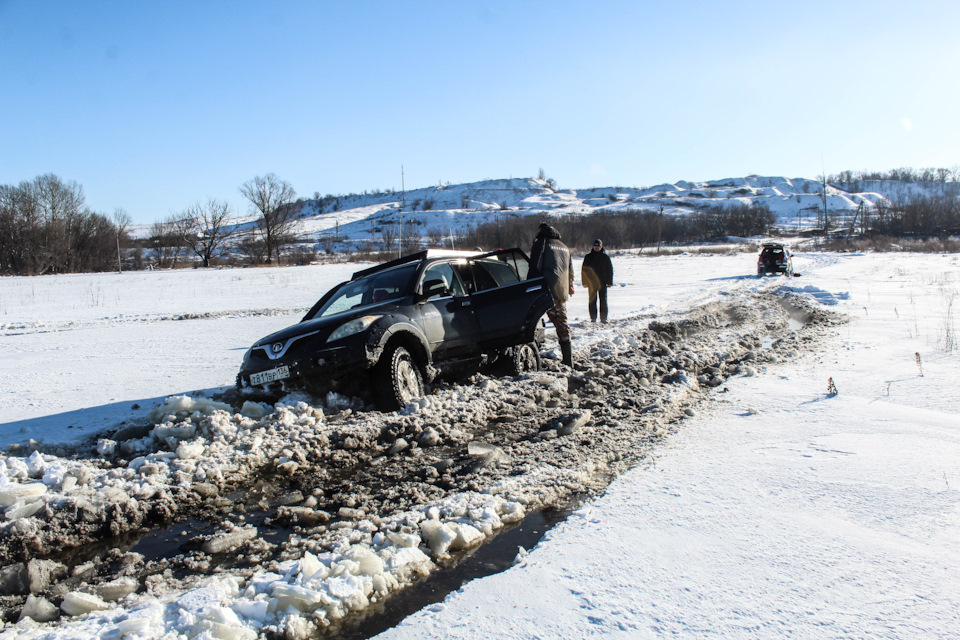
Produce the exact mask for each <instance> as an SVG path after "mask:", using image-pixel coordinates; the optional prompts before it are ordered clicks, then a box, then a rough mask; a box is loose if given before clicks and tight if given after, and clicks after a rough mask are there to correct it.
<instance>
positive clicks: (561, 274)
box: [530, 222, 573, 367]
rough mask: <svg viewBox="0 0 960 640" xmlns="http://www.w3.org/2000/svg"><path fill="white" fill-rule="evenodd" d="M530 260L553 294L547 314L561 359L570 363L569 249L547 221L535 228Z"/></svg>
mask: <svg viewBox="0 0 960 640" xmlns="http://www.w3.org/2000/svg"><path fill="white" fill-rule="evenodd" d="M530 262H531V263H532V264H533V266H534V267H535V268H536V269H537V271H539V272H540V274H541V275H542V276H543V278H544V280H546V281H547V286H548V287H549V289H550V293H551V294H552V295H553V306H552V307H550V308H549V309H547V317H548V318H550V321H551V322H552V323H553V326H554V327H556V329H557V339H558V340H559V341H560V353H561V354H562V356H561V362H563V364H565V365H567V366H568V367H572V366H573V353H572V351H571V348H570V326H569V325H568V324H567V300H569V299H570V296H572V295H573V268H572V267H571V264H570V249H568V248H567V245H565V244H563V243H562V242H561V241H560V233H559V232H558V231H557V230H556V229H554V228H553V227H551V226H550V225H549V224H547V223H546V222H544V223H541V224H540V228H539V229H538V230H537V237H536V239H535V240H534V241H533V248H531V249H530Z"/></svg>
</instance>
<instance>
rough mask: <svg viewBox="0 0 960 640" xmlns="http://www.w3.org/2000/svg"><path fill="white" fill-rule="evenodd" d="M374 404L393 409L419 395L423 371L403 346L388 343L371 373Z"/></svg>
mask: <svg viewBox="0 0 960 640" xmlns="http://www.w3.org/2000/svg"><path fill="white" fill-rule="evenodd" d="M373 378H374V387H375V390H376V394H377V398H376V400H377V404H378V405H379V406H380V408H381V409H383V410H384V411H397V410H399V409H402V408H404V407H405V406H407V403H408V402H412V401H414V400H417V399H418V398H422V397H423V393H424V386H423V373H422V372H421V371H420V367H419V366H417V362H416V360H414V358H413V356H412V355H410V352H409V351H407V349H406V348H405V347H403V346H401V345H399V344H394V345H390V346H388V347H387V349H386V350H385V351H384V352H383V355H382V356H380V361H379V362H378V363H377V366H376V369H374V372H373Z"/></svg>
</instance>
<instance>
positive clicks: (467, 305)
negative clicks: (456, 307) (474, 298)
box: [462, 300, 470, 307]
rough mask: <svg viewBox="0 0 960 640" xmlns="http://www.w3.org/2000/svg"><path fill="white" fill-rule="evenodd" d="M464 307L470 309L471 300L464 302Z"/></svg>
mask: <svg viewBox="0 0 960 640" xmlns="http://www.w3.org/2000/svg"><path fill="white" fill-rule="evenodd" d="M462 306H464V307H469V306H470V301H469V300H464V301H463V305H462Z"/></svg>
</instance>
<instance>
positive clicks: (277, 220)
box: [240, 173, 300, 264]
mask: <svg viewBox="0 0 960 640" xmlns="http://www.w3.org/2000/svg"><path fill="white" fill-rule="evenodd" d="M240 193H242V194H243V196H244V197H245V198H246V199H247V200H249V201H250V204H251V205H252V207H253V208H254V209H255V210H256V211H257V212H258V213H259V214H260V217H259V218H258V219H257V229H258V230H259V231H260V235H261V236H262V237H263V242H264V245H265V247H266V251H267V264H270V263H271V261H272V258H273V256H276V259H277V262H278V263H279V262H280V249H281V248H282V247H283V245H284V244H286V243H288V242H289V238H290V235H291V231H292V230H293V227H294V224H295V222H296V216H297V213H298V212H299V210H300V208H299V207H298V206H296V204H295V203H294V201H293V199H294V198H295V197H296V195H297V193H296V191H294V190H293V186H291V184H290V183H289V182H286V181H284V180H281V179H280V178H278V177H277V176H276V175H274V174H272V173H268V174H267V175H265V176H257V177H255V178H253V179H252V180H248V181H247V182H245V183H243V185H242V186H241V187H240Z"/></svg>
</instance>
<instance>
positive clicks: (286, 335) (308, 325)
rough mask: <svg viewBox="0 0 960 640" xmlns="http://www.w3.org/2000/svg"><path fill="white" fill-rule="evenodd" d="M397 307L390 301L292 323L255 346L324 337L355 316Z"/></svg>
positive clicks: (384, 313) (261, 339)
mask: <svg viewBox="0 0 960 640" xmlns="http://www.w3.org/2000/svg"><path fill="white" fill-rule="evenodd" d="M396 308H397V304H396V301H389V302H383V303H380V304H374V305H370V306H367V307H363V308H362V309H351V310H350V311H344V312H343V313H338V314H335V315H332V316H327V317H326V318H313V319H311V320H304V321H302V322H298V323H297V324H294V325H290V326H289V327H287V328H286V329H281V330H280V331H275V332H274V333H271V334H270V335H268V336H264V337H263V338H260V339H259V340H257V341H256V342H254V343H253V347H262V346H265V345H270V344H273V343H275V342H283V343H286V341H287V340H289V339H290V338H295V337H297V336H302V335H305V334H318V337H320V338H323V337H326V336H328V335H330V334H331V333H333V332H334V331H335V330H336V329H337V327H339V326H340V325H342V324H343V323H345V322H349V321H350V320H353V319H354V318H362V317H363V316H369V315H386V314H388V313H390V312H391V311H393V310H395V309H396Z"/></svg>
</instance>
